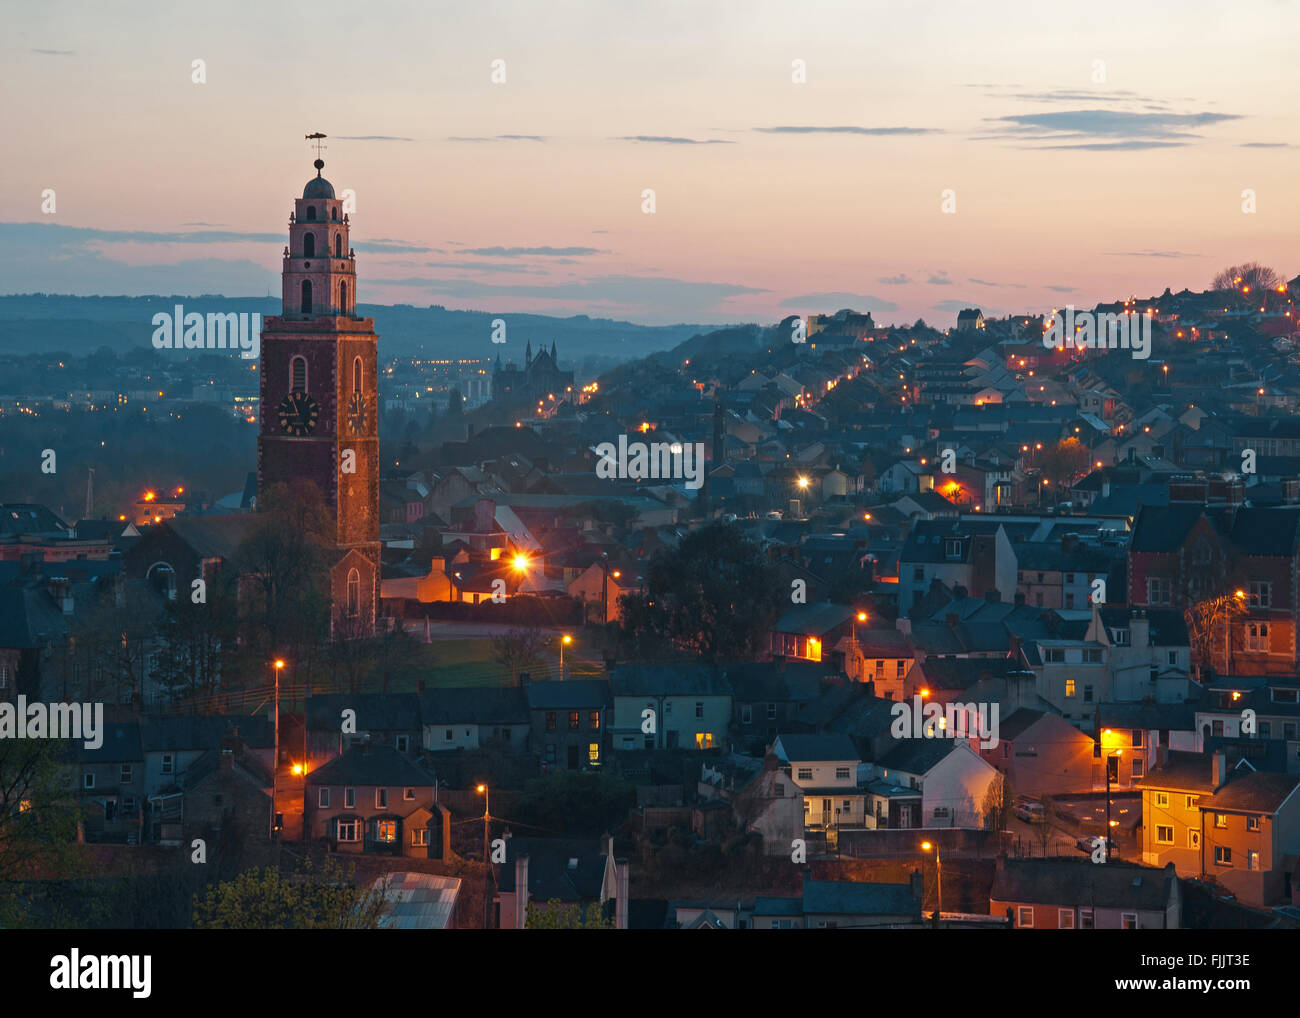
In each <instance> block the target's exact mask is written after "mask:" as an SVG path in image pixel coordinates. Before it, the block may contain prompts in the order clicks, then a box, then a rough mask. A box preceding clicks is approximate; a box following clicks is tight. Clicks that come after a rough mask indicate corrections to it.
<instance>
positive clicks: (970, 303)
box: [930, 300, 994, 317]
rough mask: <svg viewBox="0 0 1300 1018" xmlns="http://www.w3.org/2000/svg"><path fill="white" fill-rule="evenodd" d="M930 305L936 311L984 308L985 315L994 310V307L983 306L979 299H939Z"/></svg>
mask: <svg viewBox="0 0 1300 1018" xmlns="http://www.w3.org/2000/svg"><path fill="white" fill-rule="evenodd" d="M930 307H931V310H934V311H952V312H958V311H965V310H966V309H967V308H981V310H983V312H984V315H985V317H988V316H989V315H991V314H993V310H994V309H992V308H988V307H983V306H982V305H981V304H980V302H979V301H977V300H941V301H939V303H938V304H932V305H930Z"/></svg>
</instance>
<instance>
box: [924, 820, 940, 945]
mask: <svg viewBox="0 0 1300 1018" xmlns="http://www.w3.org/2000/svg"><path fill="white" fill-rule="evenodd" d="M921 851H922V852H930V851H933V852H934V880H935V897H936V899H937V900H936V902H935V907H934V925H935V927H936V928H938V926H939V913H940V912H942V911H943V863H942V862H941V861H940V859H939V846H938V845H935V844H931V843H930V842H928V841H923V842H921Z"/></svg>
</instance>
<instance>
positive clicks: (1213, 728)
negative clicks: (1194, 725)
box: [1210, 720, 1223, 737]
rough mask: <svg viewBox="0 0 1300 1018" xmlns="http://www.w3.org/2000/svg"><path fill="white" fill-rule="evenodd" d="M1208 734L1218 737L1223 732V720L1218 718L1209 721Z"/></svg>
mask: <svg viewBox="0 0 1300 1018" xmlns="http://www.w3.org/2000/svg"><path fill="white" fill-rule="evenodd" d="M1210 734H1211V735H1213V736H1215V737H1218V736H1220V735H1222V734H1223V721H1222V720H1219V721H1211V722H1210Z"/></svg>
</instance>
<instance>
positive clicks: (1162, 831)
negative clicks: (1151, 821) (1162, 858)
mask: <svg viewBox="0 0 1300 1018" xmlns="http://www.w3.org/2000/svg"><path fill="white" fill-rule="evenodd" d="M1173 843H1174V828H1173V826H1172V825H1171V824H1156V844H1157V845H1172V844H1173Z"/></svg>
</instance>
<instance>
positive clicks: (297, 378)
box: [289, 357, 307, 392]
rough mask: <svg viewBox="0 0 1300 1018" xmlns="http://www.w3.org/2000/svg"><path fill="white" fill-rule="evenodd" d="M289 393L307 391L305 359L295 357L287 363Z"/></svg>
mask: <svg viewBox="0 0 1300 1018" xmlns="http://www.w3.org/2000/svg"><path fill="white" fill-rule="evenodd" d="M289 391H290V392H306V391H307V358H306V357H295V358H294V359H293V360H291V361H290V362H289Z"/></svg>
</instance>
